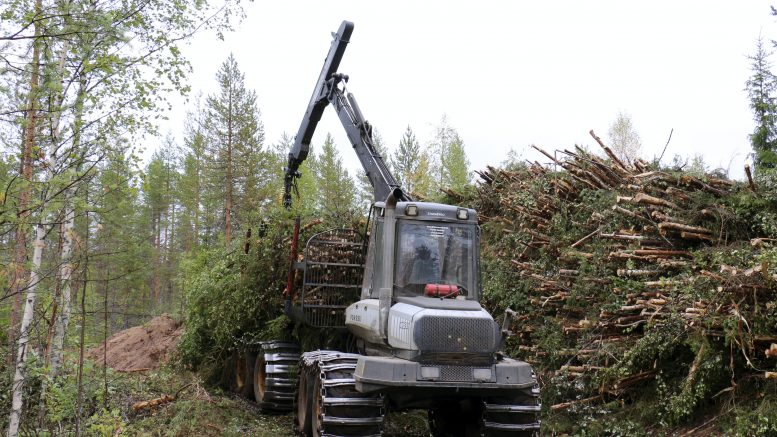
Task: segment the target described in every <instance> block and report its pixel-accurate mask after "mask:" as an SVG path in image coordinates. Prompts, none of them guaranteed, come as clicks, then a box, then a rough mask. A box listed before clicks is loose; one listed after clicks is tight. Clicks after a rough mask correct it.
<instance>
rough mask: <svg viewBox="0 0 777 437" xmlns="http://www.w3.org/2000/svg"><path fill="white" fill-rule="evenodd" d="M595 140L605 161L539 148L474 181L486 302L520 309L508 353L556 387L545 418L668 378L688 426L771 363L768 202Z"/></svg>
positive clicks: (774, 288) (671, 398) (774, 256)
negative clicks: (535, 156)
mask: <svg viewBox="0 0 777 437" xmlns="http://www.w3.org/2000/svg"><path fill="white" fill-rule="evenodd" d="M591 135H592V136H593V138H594V139H595V140H596V142H597V144H598V145H599V147H600V148H601V150H602V152H603V153H601V154H596V153H593V152H590V151H588V150H586V149H584V148H582V147H579V146H575V147H574V149H567V150H561V151H556V153H551V152H549V151H546V150H543V149H541V148H539V147H536V146H534V147H535V149H537V150H538V151H539V152H541V153H542V154H543V155H544V156H545V157H547V158H548V159H549V160H550V163H549V164H546V165H543V164H541V163H540V162H537V161H534V162H528V163H524V164H518V165H511V166H508V167H505V168H494V167H488V168H487V169H486V170H484V171H480V172H478V174H479V177H480V179H481V183H480V185H479V187H478V194H477V198H476V199H475V201H474V203H475V204H476V205H475V206H476V207H477V208H478V209H479V212H480V217H481V221H482V223H483V228H484V240H485V242H484V260H485V261H484V265H485V268H484V271H485V273H484V275H485V281H484V282H485V284H486V298H487V299H489V300H490V302H489V303H490V305H492V306H494V307H497V308H499V307H506V306H512V307H513V309H515V310H518V312H519V313H520V314H521V316H519V317H517V318H516V319H515V320H514V321H513V326H512V330H513V331H514V332H519V333H520V334H519V336H518V338H517V339H514V340H513V341H512V342H511V343H510V344H511V345H512V346H513V347H514V348H515V349H517V350H518V352H519V355H520V356H521V357H522V358H524V359H526V360H527V361H529V362H531V363H533V364H534V365H535V367H537V368H538V369H539V370H540V373H541V379H542V381H543V383H544V384H545V385H546V386H547V387H546V389H547V388H548V387H552V389H551V390H546V393H551V394H549V395H546V396H550V398H549V399H546V400H545V401H546V402H551V403H552V404H554V407H553V411H557V410H564V409H566V408H574V407H576V406H581V408H590V407H589V406H590V405H591V404H601V403H603V402H608V401H611V400H614V399H619V400H620V401H624V400H633V399H635V398H637V397H639V396H640V394H643V393H645V390H646V387H650V386H651V385H650V384H653V385H652V387H657V384H658V382H662V383H665V382H666V381H667V380H670V379H674V380H676V381H678V382H679V383H678V384H677V385H675V386H674V387H673V388H671V389H667V390H666V391H665V392H664V393H659V398H660V397H661V396H664V398H663V401H664V404H665V405H667V407H666V408H668V409H674V410H672V411H668V412H667V413H668V414H669V415H670V417H674V419H675V421H676V422H677V423H682V422H683V420H689V418H691V417H692V416H693V414H694V412H696V411H698V406H699V405H701V404H702V403H703V402H702V400H703V399H707V400H708V399H709V398H711V397H712V396H713V395H714V394H715V392H717V391H719V390H728V391H726V392H725V393H728V394H729V395H731V396H736V395H737V393H738V391H739V390H740V389H742V387H743V386H744V384H743V383H742V381H743V380H747V381H753V379H754V378H755V379H759V378H760V380H761V381H764V380H765V378H766V375H767V373H765V372H767V371H768V370H774V368H775V362H777V359H775V357H777V345H775V343H777V304H776V303H775V295H776V294H777V293H776V292H777V265H775V262H774V261H777V251H776V250H775V249H774V245H775V242H774V240H772V238H773V237H774V235H773V234H772V228H770V227H769V226H768V222H769V219H770V218H771V215H770V214H774V212H773V210H768V208H766V209H764V208H761V207H760V206H763V205H762V203H758V202H764V200H763V199H764V198H769V196H770V195H771V193H764V192H761V193H755V192H754V191H753V186H754V185H753V184H752V183H750V184H747V183H739V182H735V181H732V180H729V179H727V178H725V177H723V176H721V175H718V174H694V173H692V172H683V171H678V170H672V169H661V168H658V167H657V166H655V165H653V164H649V163H647V162H645V161H642V160H636V161H635V162H633V163H626V162H622V161H621V160H619V159H618V158H617V157H616V156H615V154H614V153H613V152H612V151H611V150H610V149H609V148H608V147H607V146H606V145H605V144H604V143H603V142H602V141H601V140H600V139H599V138H598V137H596V135H595V134H594V133H593V131H591ZM774 197H777V196H774ZM759 205H760V206H759ZM765 223H766V224H765ZM705 345H706V346H705ZM711 360H712V361H711ZM713 362H714V363H715V364H714V365H713V364H711V363H713ZM657 379H658V380H660V381H658V382H656V380H657ZM651 390H653V392H655V391H656V390H658V389H657V388H653V389H651ZM648 391H650V390H648ZM570 398H571V399H577V400H579V401H578V402H574V401H573V402H570ZM687 399H692V402H690V405H691V407H690V408H686V409H681V408H679V407H677V406H678V405H679V404H680V403H681V401H682V400H687ZM686 404H688V403H687V402H686ZM675 407H677V408H675ZM672 414H675V416H671V415H672ZM670 422H671V420H670Z"/></svg>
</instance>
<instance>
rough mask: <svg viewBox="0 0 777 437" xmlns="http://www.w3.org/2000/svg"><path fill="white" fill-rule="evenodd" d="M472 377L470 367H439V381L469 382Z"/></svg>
mask: <svg viewBox="0 0 777 437" xmlns="http://www.w3.org/2000/svg"><path fill="white" fill-rule="evenodd" d="M473 379H474V378H473V377H472V367H470V366H442V367H440V380H441V381H461V382H469V381H472V380H473Z"/></svg>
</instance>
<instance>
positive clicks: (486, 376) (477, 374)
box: [472, 368, 491, 381]
mask: <svg viewBox="0 0 777 437" xmlns="http://www.w3.org/2000/svg"><path fill="white" fill-rule="evenodd" d="M472 378H473V379H474V380H475V381H491V369H490V368H486V369H472Z"/></svg>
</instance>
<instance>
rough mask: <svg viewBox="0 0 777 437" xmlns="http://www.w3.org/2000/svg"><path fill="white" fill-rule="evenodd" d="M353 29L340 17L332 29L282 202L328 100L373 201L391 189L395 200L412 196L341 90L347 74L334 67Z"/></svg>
mask: <svg viewBox="0 0 777 437" xmlns="http://www.w3.org/2000/svg"><path fill="white" fill-rule="evenodd" d="M351 32H353V23H351V22H349V21H343V23H342V24H341V25H340V29H339V30H338V31H337V33H333V34H332V35H333V36H334V39H333V41H332V47H331V48H330V49H329V54H328V55H327V57H326V61H324V67H323V68H322V69H321V74H320V75H319V77H318V82H316V87H315V88H314V90H313V96H312V97H311V98H310V103H309V104H308V108H307V110H306V111H305V116H304V117H303V119H302V123H301V124H300V127H299V131H297V136H296V137H295V138H294V146H293V147H292V149H291V152H290V153H289V162H288V165H287V167H286V169H285V178H284V196H283V204H284V205H285V206H286V208H289V207H291V190H292V187H293V186H294V180H295V179H296V178H298V177H300V173H299V166H300V164H302V162H303V161H304V160H305V159H306V158H307V156H308V151H309V149H310V141H311V139H312V137H313V133H314V132H315V130H316V126H317V125H318V121H319V120H320V119H321V115H322V114H323V113H324V109H325V108H326V106H327V104H331V105H332V106H333V107H334V108H335V111H336V112H337V116H338V117H339V118H340V122H341V123H342V124H343V127H344V128H345V132H346V134H347V135H348V139H349V140H350V142H351V145H352V146H353V149H354V151H355V152H356V155H357V156H358V158H359V162H361V164H362V167H363V168H364V171H365V173H366V174H367V178H368V179H369V181H370V183H371V184H372V187H373V189H374V193H375V200H376V201H384V200H386V198H387V197H388V196H389V194H391V193H395V195H396V194H397V191H395V190H397V189H399V194H400V196H399V198H398V199H397V200H400V201H402V200H412V199H411V198H410V196H408V195H407V194H406V193H404V191H402V190H401V187H400V185H399V183H397V181H396V179H395V178H394V176H393V175H392V174H391V172H390V171H389V169H388V167H387V166H386V162H385V161H384V160H383V157H381V156H380V155H379V154H378V153H377V152H376V150H375V147H374V143H373V138H372V126H371V125H370V124H369V123H368V122H367V121H366V120H365V119H364V116H363V115H362V113H361V110H360V109H359V105H358V104H357V103H356V99H355V98H354V96H353V94H351V93H346V92H345V83H346V82H348V76H347V75H344V74H341V73H337V68H338V67H339V65H340V61H341V60H342V58H343V53H345V47H346V45H347V44H348V41H349V39H350V37H351Z"/></svg>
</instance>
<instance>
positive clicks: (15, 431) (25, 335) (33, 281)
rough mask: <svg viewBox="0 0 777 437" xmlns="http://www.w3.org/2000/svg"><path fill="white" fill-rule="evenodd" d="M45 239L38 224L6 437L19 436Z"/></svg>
mask: <svg viewBox="0 0 777 437" xmlns="http://www.w3.org/2000/svg"><path fill="white" fill-rule="evenodd" d="M45 237H46V230H45V228H44V227H43V224H38V227H37V232H36V236H35V242H34V243H33V247H34V248H35V249H34V250H33V255H32V269H31V270H30V282H29V284H28V285H27V299H26V301H25V304H24V315H23V316H22V324H21V326H20V327H19V341H18V347H17V351H16V370H15V372H14V377H13V385H12V386H11V390H12V395H11V396H12V399H11V417H10V421H9V424H8V437H16V436H17V435H19V424H20V422H21V417H22V404H23V399H22V394H23V393H24V383H25V377H26V375H25V370H26V369H25V366H26V364H27V363H26V358H27V350H28V349H27V342H28V341H29V338H30V337H29V334H30V328H31V327H32V318H33V317H32V316H33V313H34V310H35V299H36V297H37V287H38V282H39V281H40V265H41V259H42V258H43V246H44V244H45V243H44V241H43V239H44V238H45Z"/></svg>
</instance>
